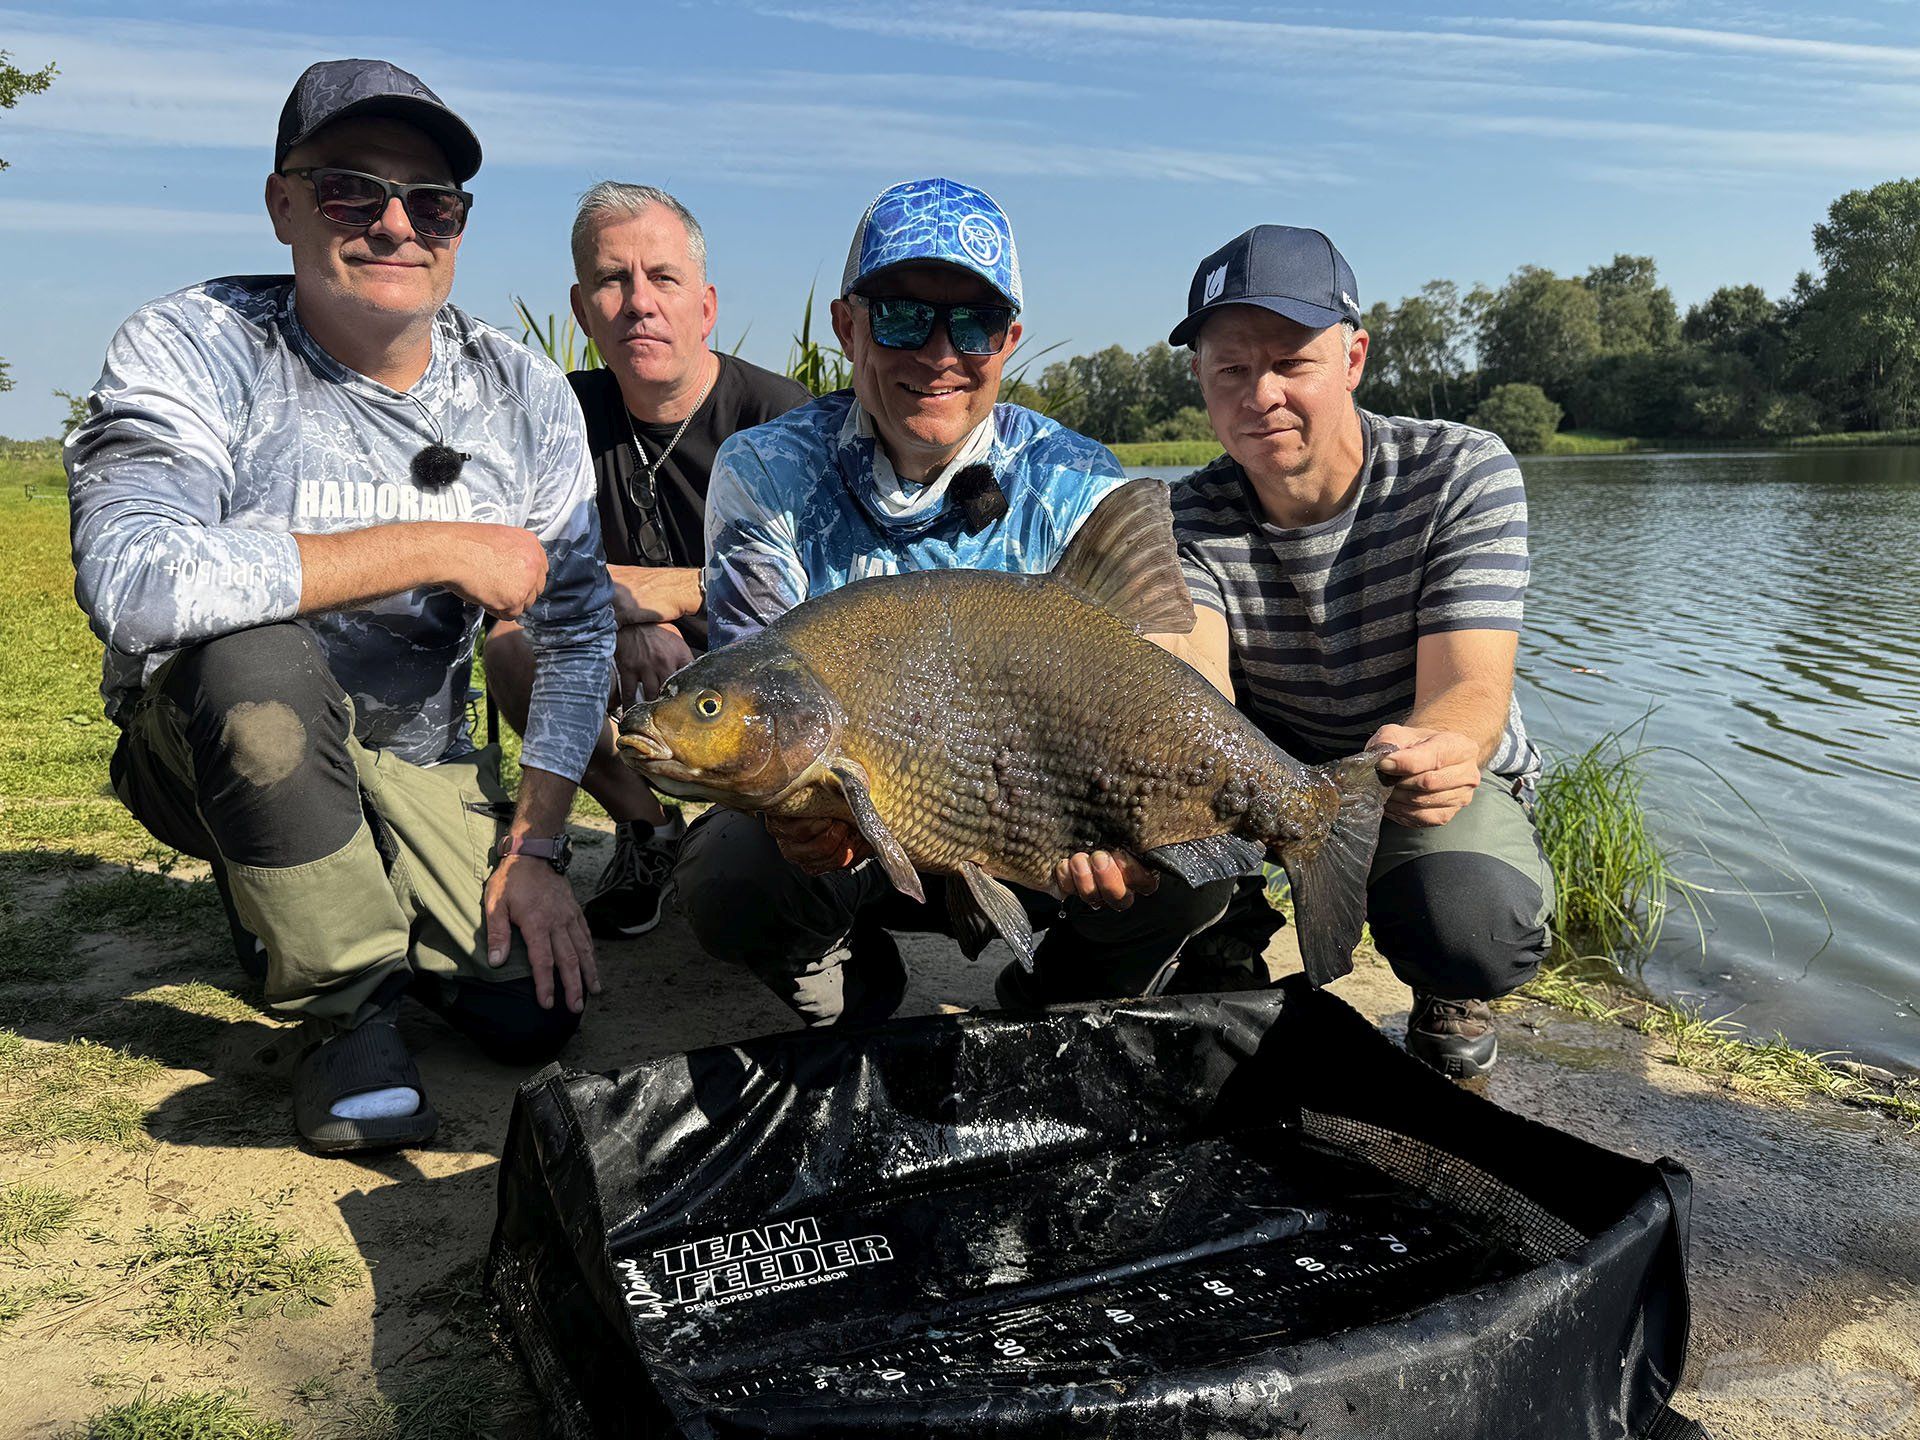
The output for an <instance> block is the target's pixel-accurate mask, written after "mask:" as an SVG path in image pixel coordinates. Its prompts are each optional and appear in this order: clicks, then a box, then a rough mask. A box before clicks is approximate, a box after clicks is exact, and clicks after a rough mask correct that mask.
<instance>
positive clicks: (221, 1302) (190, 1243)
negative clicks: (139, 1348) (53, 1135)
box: [126, 1210, 359, 1344]
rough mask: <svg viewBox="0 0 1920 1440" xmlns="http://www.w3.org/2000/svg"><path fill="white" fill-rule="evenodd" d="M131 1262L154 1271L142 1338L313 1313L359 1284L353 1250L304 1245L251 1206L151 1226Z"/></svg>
mask: <svg viewBox="0 0 1920 1440" xmlns="http://www.w3.org/2000/svg"><path fill="white" fill-rule="evenodd" d="M126 1265H127V1270H128V1271H129V1273H132V1274H145V1275H148V1276H151V1279H150V1281H149V1283H148V1284H147V1286H146V1287H145V1288H146V1290H147V1292H148V1294H149V1300H148V1308H147V1315H146V1318H145V1319H144V1320H143V1321H142V1322H141V1323H140V1326H139V1328H138V1329H137V1330H136V1331H135V1332H134V1338H136V1339H141V1340H155V1339H171V1340H184V1341H187V1342H188V1343H189V1344H200V1343H202V1342H204V1341H207V1340H212V1339H217V1338H218V1337H219V1336H221V1335H224V1334H226V1333H227V1332H228V1331H229V1330H232V1329H234V1328H235V1327H236V1326H241V1325H245V1324H247V1323H249V1322H251V1321H253V1320H256V1319H259V1318H261V1317H263V1316H267V1315H277V1316H282V1317H284V1318H287V1319H297V1318H299V1317H301V1316H305V1315H310V1314H312V1313H313V1312H314V1310H315V1309H316V1308H318V1307H320V1306H323V1305H329V1304H331V1303H332V1302H333V1299H334V1297H335V1296H336V1295H337V1294H339V1292H340V1291H342V1290H349V1289H352V1288H353V1287H354V1286H356V1285H357V1284H358V1283H359V1269H358V1267H357V1266H356V1265H355V1264H354V1262H353V1261H352V1259H350V1258H349V1257H348V1256H347V1254H346V1253H345V1252H343V1251H341V1250H338V1249H336V1248H335V1247H333V1246H331V1245H315V1246H311V1247H308V1248H304V1249H303V1248H300V1246H299V1244H298V1240H297V1237H295V1236H294V1235H293V1234H292V1233H291V1232H289V1231H287V1230H283V1229H281V1228H280V1227H279V1226H277V1225H275V1224H274V1223H272V1221H271V1220H269V1219H267V1218H265V1217H264V1216H261V1215H257V1214H255V1213H253V1212H251V1211H247V1210H225V1211H222V1212H221V1213H220V1214H218V1215H215V1216H213V1217H211V1218H210V1219H205V1220H188V1221H186V1222H184V1223H182V1224H178V1225H172V1226H166V1227H162V1226H158V1225H149V1226H147V1227H146V1228H144V1229H143V1230H142V1231H141V1232H140V1237H139V1242H138V1245H137V1247H136V1249H135V1251H134V1253H133V1255H132V1256H131V1257H130V1258H129V1259H128V1260H127V1262H126Z"/></svg>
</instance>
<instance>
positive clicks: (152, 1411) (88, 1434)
mask: <svg viewBox="0 0 1920 1440" xmlns="http://www.w3.org/2000/svg"><path fill="white" fill-rule="evenodd" d="M293 1436H294V1432H293V1431H292V1430H291V1429H289V1428H288V1427H287V1426H286V1425H284V1424H282V1423H281V1422H280V1421H278V1420H270V1419H267V1418H266V1417H264V1416H262V1415H260V1414H258V1413H256V1412H255V1410H254V1409H253V1407H252V1406H251V1405H249V1404H248V1403H247V1394H246V1391H244V1390H216V1391H188V1392H185V1393H183V1394H179V1395H173V1396H170V1397H168V1398H167V1399H165V1400H154V1399H150V1398H149V1397H148V1396H147V1393H146V1392H145V1391H144V1390H143V1391H141V1392H140V1395H139V1396H138V1397H137V1398H136V1399H133V1400H128V1401H125V1402H123V1403H121V1404H118V1405H109V1406H107V1408H106V1409H104V1410H101V1411H99V1412H97V1413H96V1414H94V1415H92V1416H90V1417H88V1419H87V1421H86V1423H85V1424H83V1425H81V1426H79V1427H78V1428H77V1429H74V1430H70V1431H68V1432H67V1433H66V1435H65V1436H64V1437H63V1440H293Z"/></svg>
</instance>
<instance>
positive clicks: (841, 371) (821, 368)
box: [743, 285, 853, 395]
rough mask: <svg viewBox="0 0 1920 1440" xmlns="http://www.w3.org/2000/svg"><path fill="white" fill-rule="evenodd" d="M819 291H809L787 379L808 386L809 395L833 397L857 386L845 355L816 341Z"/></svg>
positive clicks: (795, 337)
mask: <svg viewBox="0 0 1920 1440" xmlns="http://www.w3.org/2000/svg"><path fill="white" fill-rule="evenodd" d="M817 288H818V287H817V286H814V285H809V286H808V287H807V304H806V308H805V309H803V310H802V311H801V312H800V333H799V334H798V335H796V336H794V337H793V347H792V348H791V349H790V350H788V351H787V377H788V378H789V379H792V380H798V381H799V382H800V383H801V384H802V385H804V386H806V387H807V391H808V393H809V394H813V395H830V394H832V393H833V392H834V391H835V390H844V389H846V388H847V387H848V386H849V385H851V384H853V367H852V366H851V365H849V364H848V363H847V357H846V354H845V352H844V351H842V350H840V349H839V348H838V347H837V346H833V345H823V344H821V343H820V342H819V341H818V340H815V339H814V338H813V296H814V291H815V290H816V289H817ZM743 338H744V337H743Z"/></svg>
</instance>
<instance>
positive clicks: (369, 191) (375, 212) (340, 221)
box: [280, 165, 473, 240]
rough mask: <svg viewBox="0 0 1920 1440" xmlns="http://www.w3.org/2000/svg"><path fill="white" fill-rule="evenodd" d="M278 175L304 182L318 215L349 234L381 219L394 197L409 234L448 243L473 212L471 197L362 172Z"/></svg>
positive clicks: (318, 169) (310, 170)
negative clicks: (402, 210) (309, 186)
mask: <svg viewBox="0 0 1920 1440" xmlns="http://www.w3.org/2000/svg"><path fill="white" fill-rule="evenodd" d="M280 173H281V174H283V175H294V176H299V177H301V178H303V179H305V180H307V181H309V182H310V183H311V184H312V186H313V199H314V204H315V205H316V206H317V207H318V208H319V210H320V213H321V214H322V215H324V216H325V217H326V218H327V219H329V220H331V221H332V222H333V223H334V224H336V225H345V226H348V227H350V228H352V229H355V230H365V229H366V228H367V227H368V226H370V225H372V224H373V223H374V222H375V221H376V220H378V219H379V218H380V217H381V216H382V215H384V214H386V212H387V204H388V202H389V201H391V200H394V199H395V198H398V200H399V201H400V204H401V205H402V206H403V207H405V209H406V212H407V221H408V223H409V224H411V225H412V226H413V232H414V234H416V235H419V236H422V237H424V238H426V239H429V240H451V239H452V238H453V237H454V236H456V235H458V234H459V233H460V232H461V231H462V230H464V229H466V228H467V212H468V211H469V210H471V209H472V208H473V196H471V195H469V194H468V193H467V192H466V191H464V190H460V189H456V188H455V187H454V186H452V185H401V184H397V183H395V182H394V181H392V180H387V179H383V178H382V177H380V176H378V175H368V174H366V173H365V172H364V171H360V170H341V169H337V168H335V167H333V166H326V165H310V166H306V167H304V168H302V169H298V170H283V171H281V172H280Z"/></svg>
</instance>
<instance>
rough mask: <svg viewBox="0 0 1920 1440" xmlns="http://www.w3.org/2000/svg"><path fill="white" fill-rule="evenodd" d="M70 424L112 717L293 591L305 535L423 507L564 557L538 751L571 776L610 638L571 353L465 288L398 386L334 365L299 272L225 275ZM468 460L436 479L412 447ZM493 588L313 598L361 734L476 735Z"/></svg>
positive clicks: (185, 301) (119, 367) (429, 759)
mask: <svg viewBox="0 0 1920 1440" xmlns="http://www.w3.org/2000/svg"><path fill="white" fill-rule="evenodd" d="M90 400H91V404H90V406H89V409H90V413H89V416H88V418H87V420H86V421H85V422H84V423H83V424H82V425H81V426H80V427H79V428H78V429H77V430H75V431H74V432H73V434H72V435H70V436H69V437H68V438H67V445H66V463H67V475H68V480H69V488H70V491H71V495H72V499H73V559H74V567H75V570H76V572H77V575H76V579H75V582H74V591H75V594H76V595H77V596H78V598H79V601H80V605H81V608H82V609H84V610H85V611H86V612H87V616H88V618H89V620H90V621H91V622H92V625H93V629H94V633H95V634H97V635H98V636H99V637H100V638H101V639H102V640H103V641H105V642H106V646H107V653H106V663H105V667H104V679H103V681H102V683H101V687H100V688H101V693H102V694H103V695H104V696H105V698H106V703H107V713H108V714H109V715H110V716H113V717H115V718H118V717H119V716H120V715H121V713H122V712H123V711H124V709H125V707H126V706H127V705H128V703H129V702H130V701H131V700H132V699H133V698H134V697H136V696H137V695H138V694H139V693H140V691H141V690H142V688H144V686H145V684H146V682H147V680H148V678H149V677H150V676H151V675H152V674H153V672H154V671H155V670H156V669H158V668H159V666H160V665H161V664H162V663H163V662H164V661H165V660H166V658H167V656H168V655H170V654H171V653H173V652H174V651H175V650H178V649H180V648H182V647H184V646H188V645H194V644H198V643H200V642H202V641H206V640H210V639H213V638H214V637H216V636H219V635H225V634H228V633H231V632H232V631H235V630H244V629H246V628H248V627H250V626H254V625H262V624H267V623H270V622H272V621H276V620H287V619H291V618H293V617H294V616H295V615H296V614H297V613H298V611H299V608H300V594H301V574H300V551H299V547H298V546H297V545H296V544H295V542H294V538H293V537H294V536H295V535H302V534H306V535H315V534H334V533H338V532H341V531H348V530H359V529H364V528H366V527H367V526H370V525H384V524H393V523H405V522H407V521H413V520H470V521H484V522H490V523H493V524H501V525H519V526H523V527H525V528H526V529H528V530H531V531H532V532H533V533H534V534H535V535H537V536H538V537H539V539H540V542H541V544H542V545H543V546H544V547H545V549H546V552H547V585H546V589H545V590H544V591H543V592H542V593H541V595H540V598H539V599H538V600H537V601H535V602H534V604H533V606H532V608H531V609H530V610H529V611H528V612H527V614H526V615H525V616H524V617H523V618H522V624H523V625H524V626H525V629H526V633H527V638H528V640H529V642H530V643H531V645H532V647H533V650H534V654H535V657H536V669H535V678H534V685H533V696H532V703H531V705H530V707H529V711H530V713H529V715H528V723H527V733H526V737H525V741H524V744H523V746H522V750H521V757H522V761H523V763H525V764H527V765H531V766H536V767H538V768H539V769H542V770H548V771H552V772H553V773H555V774H558V775H562V776H565V777H566V778H568V779H570V780H578V779H579V778H580V775H581V773H582V772H583V771H584V769H585V768H586V763H587V758H588V756H589V755H590V754H591V752H592V748H593V744H594V741H595V739H596V738H597V736H598V735H599V732H600V727H601V725H602V723H603V717H604V714H605V707H606V695H607V675H608V667H609V665H610V664H611V661H612V655H613V634H614V621H613V608H612V589H611V586H610V585H609V583H608V580H607V574H606V566H605V564H604V562H603V561H602V558H601V551H600V523H599V518H598V515H597V512H596V510H595V506H594V477H593V468H592V464H591V461H590V459H589V457H588V454H587V447H586V431H585V427H584V424H583V422H582V420H581V417H580V407H579V405H578V403H577V402H576V401H575V400H574V398H573V392H572V391H571V390H570V389H569V388H568V386H567V382H566V379H565V377H564V376H562V375H561V373H560V371H559V370H558V369H557V368H556V367H555V366H554V365H552V364H551V363H549V362H548V361H547V360H545V359H542V358H541V357H539V356H537V355H534V354H532V353H531V352H530V351H528V350H527V349H526V348H525V347H524V346H521V345H519V344H517V343H515V342H514V341H513V340H511V339H509V338H508V337H507V336H506V335H504V334H502V333H501V332H500V331H498V330H495V329H493V328H492V327H490V326H488V325H484V324H482V323H480V322H479V321H477V320H474V319H473V318H472V317H470V316H468V315H466V314H464V313H462V312H461V311H459V310H457V309H455V308H454V307H453V306H451V305H448V306H445V307H443V308H442V310H441V311H440V313H439V315H438V316H437V317H436V318H435V322H434V329H433V358H432V361H431V362H430V364H429V365H428V367H427V372H426V374H425V375H423V376H422V377H421V379H420V381H419V382H418V383H417V384H416V385H415V386H414V387H413V388H412V390H410V391H407V392H405V393H402V392H400V391H395V390H390V389H388V388H387V387H386V386H384V385H381V384H379V383H377V382H376V381H373V380H370V379H368V378H367V377H366V376H364V375H360V374H358V373H356V372H354V371H352V370H349V369H347V368H346V367H345V366H343V365H341V364H340V363H339V362H338V361H336V360H334V359H333V357H331V356H330V355H328V354H327V353H326V352H325V351H323V350H322V349H321V348H320V346H319V345H318V344H317V343H316V342H315V341H314V340H313V339H312V337H311V336H309V335H308V334H307V332H306V331H305V329H304V328H303V327H302V326H301V325H300V322H299V320H298V318H297V317H296V315H295V313H294V306H293V282H292V280H291V278H290V277H287V276H264V277H261V276H254V277H237V278H230V279H224V280H212V281H208V282H207V283H206V284H204V285H196V286H193V287H191V288H189V289H186V290H181V291H178V292H176V293H175V294H172V295H168V296H165V297H163V298H161V299H159V300H155V301H154V302H152V303H151V304H149V305H146V306H143V307H142V308H141V309H140V310H139V311H137V312H136V313H135V314H134V315H133V317H132V318H131V319H129V320H128V321H127V322H126V324H124V325H123V326H121V327H120V331H119V333H118V334H117V335H115V336H114V338H113V343H112V344H111V345H110V346H109V347H108V349H107V360H106V367H105V369H104V370H103V371H102V372H101V376H100V382H99V384H98V385H97V386H95V388H94V391H93V394H92V396H91V397H90ZM436 439H438V440H443V441H444V442H445V443H446V444H448V445H450V446H452V447H453V448H454V449H455V450H460V451H464V452H466V453H467V454H468V455H469V456H470V457H471V458H470V459H468V461H467V462H466V464H465V466H464V467H463V468H462V469H461V471H460V474H459V476H458V478H457V479H455V480H454V481H453V483H452V484H450V485H448V486H446V487H444V488H443V489H440V490H438V491H435V490H429V489H423V488H421V487H420V486H419V485H417V484H416V483H415V482H414V480H413V477H412V473H411V468H410V467H411V462H412V459H413V456H414V455H415V454H417V453H418V452H419V450H420V449H421V448H422V447H423V446H425V445H427V444H429V443H431V442H433V441H434V440H436ZM481 618H482V617H481V612H480V610H479V609H478V607H476V606H473V605H469V604H467V603H466V602H464V601H463V600H461V599H460V598H459V597H458V596H457V595H454V594H451V593H450V592H447V591H444V590H427V589H420V590H408V591H404V592H402V593H400V594H397V595H391V596H388V597H386V598H385V599H381V600H376V601H372V602H369V603H367V604H364V605H360V606H357V607H355V608H353V609H350V610H335V611H327V612H323V613H319V614H314V615H309V616H307V617H306V618H305V619H304V620H303V621H302V623H303V624H305V625H307V626H308V627H309V628H310V629H311V630H312V631H313V633H314V635H315V637H316V638H317V639H318V640H319V642H320V645H321V647H322V649H323V650H324V651H325V653H326V656H327V662H328V665H329V668H331V670H332V671H333V674H334V677H335V679H337V680H338V681H339V682H340V685H341V688H343V689H344V690H345V691H346V692H347V694H348V695H350V696H351V697H352V698H353V702H354V712H355V733H356V734H357V735H358V736H359V738H360V740H361V742H362V743H363V744H366V745H368V746H371V747H373V748H375V749H381V750H387V751H390V752H392V753H394V754H396V755H398V756H399V757H400V758H402V759H404V760H408V761H411V762H413V763H415V764H432V763H433V762H435V761H438V760H444V759H448V758H450V757H452V756H455V755H460V754H463V753H465V752H466V751H468V750H471V749H472V748H473V742H472V739H471V737H470V736H469V735H468V727H467V720H466V692H467V686H468V683H469V675H470V671H471V668H472V658H473V642H474V636H475V634H476V633H477V632H478V630H479V627H480V622H481Z"/></svg>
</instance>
